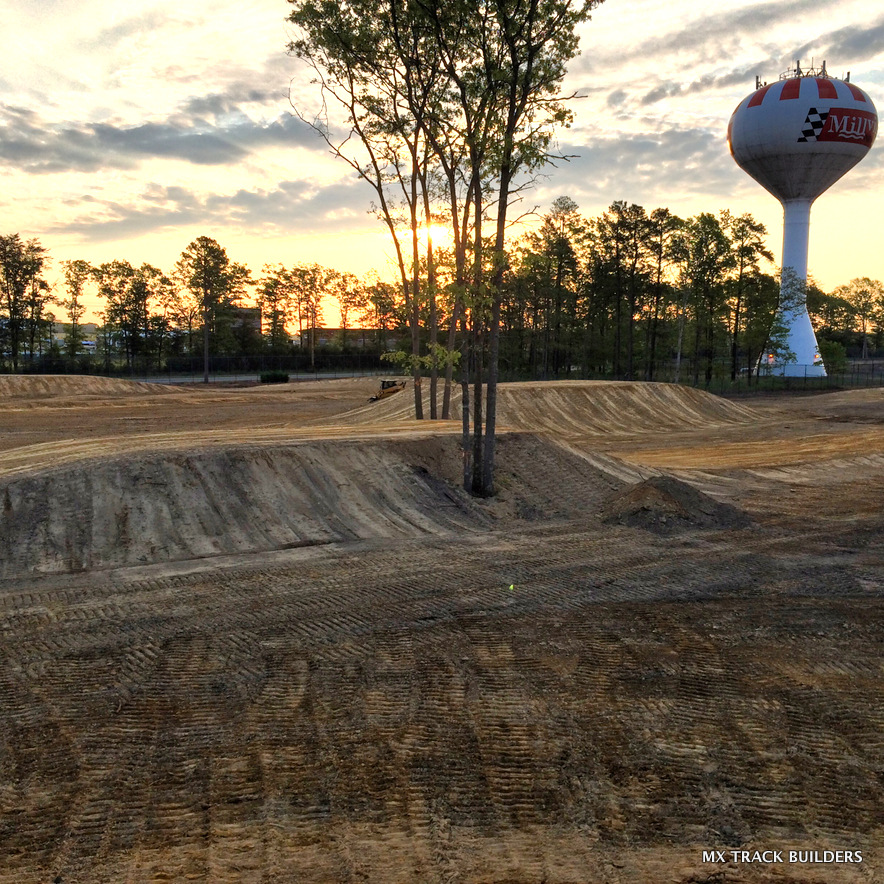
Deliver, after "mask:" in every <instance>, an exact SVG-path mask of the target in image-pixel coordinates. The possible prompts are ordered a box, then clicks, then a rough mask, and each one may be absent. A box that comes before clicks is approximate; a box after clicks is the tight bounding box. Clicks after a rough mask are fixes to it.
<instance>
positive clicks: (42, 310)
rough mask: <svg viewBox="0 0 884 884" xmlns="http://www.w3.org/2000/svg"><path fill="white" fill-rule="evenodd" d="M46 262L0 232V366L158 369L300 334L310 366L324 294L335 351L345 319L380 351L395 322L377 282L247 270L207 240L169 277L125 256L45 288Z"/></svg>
mask: <svg viewBox="0 0 884 884" xmlns="http://www.w3.org/2000/svg"><path fill="white" fill-rule="evenodd" d="M48 269H49V256H48V251H47V249H46V248H44V247H43V246H42V245H41V243H40V242H39V240H36V239H32V240H27V241H24V240H22V239H21V237H20V236H19V235H18V234H10V235H6V236H0V286H2V304H0V365H2V367H3V368H4V369H5V370H7V371H13V372H16V371H21V370H27V371H34V370H51V369H52V368H57V367H59V366H64V368H65V369H66V370H71V369H78V370H81V371H108V372H110V371H114V370H120V369H124V370H132V369H136V368H137V370H139V371H162V370H163V369H164V367H165V366H166V365H168V364H169V363H170V360H176V359H180V358H182V357H191V358H193V357H197V358H201V359H203V360H204V361H205V362H206V365H207V364H208V358H209V356H210V355H211V356H225V357H234V356H235V357H254V356H262V355H272V356H291V355H293V354H294V353H297V352H299V349H298V347H299V345H300V344H301V341H302V339H303V340H304V344H305V346H304V352H305V353H306V354H308V356H309V358H310V361H311V362H312V361H314V357H315V348H316V345H317V334H316V330H317V329H318V328H321V326H322V323H323V320H324V308H325V307H327V306H328V304H329V301H331V300H333V301H335V302H336V304H337V307H338V310H339V313H340V317H341V326H342V328H341V329H340V332H339V337H338V339H337V340H336V341H335V342H334V345H335V346H337V347H339V348H340V349H342V350H347V349H348V347H349V346H350V344H351V342H354V339H355V335H352V336H351V337H350V338H348V330H349V329H351V328H352V327H353V326H354V325H360V326H364V325H366V324H368V325H370V326H372V327H373V329H375V330H376V331H375V334H374V336H373V340H372V341H371V342H366V340H365V339H364V338H363V339H362V340H361V341H360V343H361V345H362V346H363V347H364V346H365V345H366V343H370V345H371V346H372V347H376V348H378V349H379V350H380V351H383V350H384V349H385V348H386V347H387V345H388V343H389V341H388V340H387V335H386V333H387V331H388V330H391V329H394V328H395V327H396V326H397V325H399V326H402V325H403V324H404V320H403V318H402V317H401V315H399V316H398V319H397V303H396V298H395V291H394V287H393V286H392V285H391V284H389V283H387V282H382V281H379V280H372V281H362V280H359V279H358V278H357V277H356V276H354V275H353V274H352V273H346V272H339V271H337V270H333V269H331V268H327V267H322V266H320V265H318V264H297V265H295V266H293V267H285V266H283V265H281V264H280V265H265V266H264V268H263V269H262V274H261V276H259V277H257V278H255V277H253V275H252V272H251V270H250V269H249V268H248V267H247V266H246V265H244V264H240V263H237V262H234V261H231V260H230V259H229V258H228V256H227V252H226V250H225V249H224V248H223V247H222V246H221V245H219V244H218V243H217V242H216V241H215V240H213V239H210V238H209V237H199V238H197V239H196V240H194V241H193V242H192V243H190V245H189V246H188V247H187V248H186V249H185V250H184V251H183V252H182V254H181V257H180V258H179V260H178V261H177V263H176V264H175V267H174V268H172V270H171V271H170V272H168V273H167V272H164V271H162V270H161V269H159V268H157V267H154V266H152V265H150V264H142V265H141V266H138V267H136V266H133V265H132V264H131V263H129V262H128V261H125V260H114V261H109V262H105V263H102V264H90V263H89V262H88V261H86V260H82V259H80V260H74V261H64V262H62V265H61V270H62V279H61V281H59V282H58V283H56V284H55V285H50V284H49V282H48V281H47V279H46V276H47V271H48ZM89 295H92V296H93V297H97V298H98V299H99V302H100V303H101V304H102V307H103V309H101V311H100V313H99V317H100V323H99V324H98V328H97V335H96V337H95V340H91V339H90V338H89V337H88V336H87V334H86V330H85V327H84V322H83V318H84V315H85V313H86V307H85V301H86V299H87V298H88V296H89ZM400 312H401V311H400ZM58 323H64V330H65V331H64V336H63V337H62V336H61V335H58V334H56V331H57V328H58V325H57V324H58ZM325 346H328V342H326V344H325Z"/></svg>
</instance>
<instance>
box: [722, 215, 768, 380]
mask: <svg viewBox="0 0 884 884" xmlns="http://www.w3.org/2000/svg"><path fill="white" fill-rule="evenodd" d="M721 223H722V227H723V228H724V230H725V232H726V233H727V236H728V238H729V240H730V244H731V251H732V255H733V264H734V271H735V275H734V277H733V279H732V280H731V284H730V290H731V294H730V298H729V302H730V305H731V311H732V316H733V321H732V323H731V380H736V377H737V373H738V371H739V365H738V355H739V338H740V331H741V323H742V322H743V312H744V307H745V302H746V295H747V290H748V287H749V286H750V285H752V283H753V281H754V280H755V279H757V277H758V274H760V273H761V266H760V262H761V261H762V260H765V261H772V260H773V254H772V253H771V252H770V250H769V249H768V248H767V247H766V246H765V244H764V237H765V236H766V234H767V228H766V227H765V226H764V225H763V224H762V223H761V222H760V221H756V220H755V218H753V217H752V215H750V214H748V213H746V214H743V215H739V216H734V215H731V213H730V212H727V211H725V212H722V213H721Z"/></svg>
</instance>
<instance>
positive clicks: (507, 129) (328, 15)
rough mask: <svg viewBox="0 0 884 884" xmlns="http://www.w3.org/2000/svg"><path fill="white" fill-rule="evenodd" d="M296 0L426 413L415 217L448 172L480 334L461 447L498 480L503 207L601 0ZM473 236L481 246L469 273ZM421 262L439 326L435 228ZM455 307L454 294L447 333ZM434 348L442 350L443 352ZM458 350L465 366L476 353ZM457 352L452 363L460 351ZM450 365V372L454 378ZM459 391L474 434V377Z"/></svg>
mask: <svg viewBox="0 0 884 884" xmlns="http://www.w3.org/2000/svg"><path fill="white" fill-rule="evenodd" d="M290 2H291V3H292V5H293V7H294V11H293V12H292V15H291V17H290V20H291V21H292V22H293V23H294V24H296V25H297V26H298V27H299V28H300V29H301V30H300V35H299V38H298V39H296V40H295V41H293V43H292V44H291V48H292V49H293V50H294V51H295V52H296V54H297V55H298V56H299V57H300V58H302V59H305V60H306V61H307V62H308V63H309V64H310V65H311V66H312V67H313V69H314V71H316V72H317V74H318V75H319V81H320V85H321V87H322V89H323V92H324V94H325V95H326V96H329V97H331V98H332V99H333V100H334V101H336V102H338V103H339V105H340V107H341V108H343V110H344V113H345V116H346V126H347V136H346V138H344V139H343V140H342V139H337V140H334V139H332V137H331V135H330V127H329V126H328V123H327V122H326V121H323V122H322V123H321V124H320V125H319V126H318V127H317V128H318V130H319V131H320V134H322V135H323V137H324V138H325V139H326V141H327V143H328V144H329V146H330V147H331V148H332V150H333V151H334V152H335V153H336V154H337V155H338V156H342V157H343V158H344V159H346V160H347V162H348V163H350V165H351V167H352V168H354V170H355V171H356V172H357V174H359V176H360V177H362V178H363V179H364V180H366V181H367V182H368V183H369V184H370V185H371V186H372V188H373V189H374V191H375V193H376V195H377V198H378V205H379V208H380V211H381V214H382V217H383V218H384V220H385V223H386V224H387V226H388V229H389V230H390V233H391V235H392V237H393V241H394V246H395V248H396V254H397V260H398V264H399V268H400V274H401V277H402V283H403V297H404V298H405V301H406V304H407V305H408V306H409V307H410V312H411V328H412V359H413V362H412V366H413V372H414V383H415V416H416V417H418V418H419V417H421V416H422V413H423V412H422V408H423V406H422V399H421V390H420V382H421V378H420V371H419V365H420V362H421V356H420V341H419V337H418V331H419V328H418V326H419V319H420V309H421V300H420V291H421V276H420V266H421V261H420V259H419V255H418V226H419V224H420V223H423V224H424V225H426V227H427V229H429V227H430V222H431V218H432V215H433V213H432V211H431V209H430V200H431V182H432V180H433V178H434V174H435V172H434V170H432V169H431V168H430V163H431V162H433V163H434V165H435V167H436V168H437V169H438V170H439V172H440V174H439V177H440V178H441V180H443V181H445V182H447V184H448V192H447V197H448V200H449V204H450V217H451V223H452V232H453V235H454V242H455V252H456V261H455V263H456V267H457V270H456V280H455V286H456V292H455V294H456V297H457V298H462V299H463V303H464V314H463V318H462V320H461V322H462V328H463V329H464V330H466V328H467V327H469V330H470V336H471V348H472V356H471V359H470V363H471V364H472V371H473V402H472V408H473V420H472V444H468V442H467V439H466V438H465V442H464V447H465V458H470V457H471V458H472V470H471V477H470V478H469V480H468V484H469V485H470V487H471V490H472V491H473V492H474V493H477V494H490V493H492V491H493V471H494V437H495V426H496V396H497V374H498V366H497V363H498V358H499V348H500V314H501V301H502V297H503V291H504V279H505V274H506V272H507V261H506V254H505V251H504V243H505V235H506V229H507V213H508V207H509V204H510V200H511V196H512V194H513V193H514V191H515V190H517V189H518V186H517V185H516V178H517V176H518V175H519V174H521V173H526V172H527V173H531V172H532V171H533V170H536V169H538V168H539V167H540V166H542V165H543V164H544V163H546V162H547V161H548V160H549V158H550V155H549V146H550V143H551V139H552V134H553V131H554V130H555V128H556V127H557V126H560V125H564V124H566V123H567V122H568V120H569V113H568V111H567V109H566V106H565V103H564V102H565V97H563V96H560V95H559V87H560V84H561V82H562V79H563V78H564V74H565V67H566V64H567V62H568V61H569V60H570V59H571V58H572V57H573V56H574V55H575V54H576V52H577V37H576V27H577V25H578V24H579V23H580V22H582V21H584V20H586V19H587V18H588V16H589V10H591V9H592V8H594V7H595V6H597V5H598V3H599V0H583V2H570V0H529V2H526V0H487V2H482V3H478V4H477V3H468V2H466V0H446V2H442V0H412V2H408V0H386V2H382V3H376V2H370V0H340V2H337V3H333V4H332V3H327V2H322V0H290ZM314 124H315V121H314ZM350 139H353V140H354V142H358V144H359V145H360V146H361V149H362V152H361V157H360V158H357V157H356V156H355V155H353V154H352V153H349V152H348V150H347V148H346V145H347V144H348V142H349V141H350ZM391 183H392V184H395V185H398V187H399V189H400V193H401V197H402V200H403V203H404V205H405V207H406V212H407V215H408V222H407V223H408V227H409V230H410V233H411V240H412V256H411V267H410V268H406V261H405V258H404V252H403V249H402V246H401V244H400V242H399V239H398V235H397V230H396V228H397V224H396V218H395V212H394V206H393V205H392V203H391V201H390V196H389V192H388V185H390V184H391ZM486 193H487V194H494V197H495V199H494V208H495V210H496V211H495V215H496V218H495V221H494V238H493V242H492V244H491V249H490V251H491V254H490V256H489V257H490V262H489V267H488V268H487V270H486V261H485V247H484V243H483V232H482V224H483V218H484V216H485V211H486V204H485V200H484V196H485V194H486ZM421 209H423V213H422V215H423V217H421ZM469 209H471V210H472V213H471V214H470V212H469V211H468V210H469ZM467 237H470V245H471V249H470V251H471V254H472V268H471V274H470V277H471V278H470V279H469V280H468V279H467V267H466V264H467V262H466V254H467V248H466V240H467ZM426 267H427V274H428V281H427V289H428V291H429V298H428V307H429V313H430V317H431V326H433V319H432V317H433V315H434V307H433V300H432V299H433V296H434V293H435V287H434V285H433V273H434V268H435V259H434V255H433V250H432V244H431V240H429V239H428V245H427V262H426ZM409 269H410V271H411V272H410V273H409V272H408V270H409ZM467 301H469V303H467ZM458 307H459V305H458V302H457V300H455V304H454V309H453V310H452V317H453V319H452V327H451V328H452V331H451V333H450V335H449V343H451V342H452V335H453V333H454V332H453V330H454V327H455V324H456V322H457V317H458V314H459V312H460V311H459V309H458ZM467 310H468V311H469V314H470V315H469V322H467V318H466V311H467ZM433 329H434V326H433V328H431V335H430V337H431V344H432V343H433V342H434V341H435V338H434V334H435V332H434V330H433ZM448 349H449V350H453V347H451V346H450V347H449V348H448ZM435 360H436V356H435V353H434V354H433V362H434V364H435ZM463 363H464V367H465V369H466V365H467V360H463ZM449 364H450V365H453V359H452V360H451V362H450V363H449ZM486 369H487V377H488V383H487V389H486V391H485V392H486V400H487V408H486V410H485V414H484V422H483V395H482V393H483V380H484V372H485V371H486ZM448 377H449V374H448V373H447V372H446V382H447V379H448ZM464 393H465V395H464V402H463V407H464V414H465V424H464V427H465V437H468V436H469V429H470V427H469V421H468V419H467V413H468V412H467V396H466V393H467V388H466V386H464ZM445 411H446V409H445V406H443V414H445Z"/></svg>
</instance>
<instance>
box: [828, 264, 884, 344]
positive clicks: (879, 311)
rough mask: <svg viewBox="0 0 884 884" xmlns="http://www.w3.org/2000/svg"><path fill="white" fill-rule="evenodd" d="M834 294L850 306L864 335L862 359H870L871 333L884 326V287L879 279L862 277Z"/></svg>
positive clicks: (839, 288) (843, 286) (839, 287)
mask: <svg viewBox="0 0 884 884" xmlns="http://www.w3.org/2000/svg"><path fill="white" fill-rule="evenodd" d="M832 294H833V295H835V297H837V298H841V299H843V300H844V301H846V302H847V303H848V304H849V305H850V307H851V309H852V312H853V316H854V318H855V321H858V322H859V332H860V334H861V335H862V358H863V359H868V358H869V331H870V330H871V328H872V326H873V325H876V324H877V325H882V324H884V285H882V283H881V282H880V281H879V280H877V279H870V278H869V277H868V276H862V277H858V278H857V279H851V280H850V282H849V283H848V284H847V285H841V286H838V288H836V289H835V291H834V292H833V293H832Z"/></svg>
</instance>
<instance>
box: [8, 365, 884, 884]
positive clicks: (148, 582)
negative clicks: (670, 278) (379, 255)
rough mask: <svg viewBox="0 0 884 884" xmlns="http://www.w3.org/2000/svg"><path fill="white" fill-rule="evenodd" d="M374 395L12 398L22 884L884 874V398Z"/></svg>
mask: <svg viewBox="0 0 884 884" xmlns="http://www.w3.org/2000/svg"><path fill="white" fill-rule="evenodd" d="M376 387H377V381H376V380H374V379H360V380H339V381H324V382H309V383H301V384H288V385H284V386H273V387H245V386H242V387H210V388H209V389H204V388H202V387H199V386H195V387H187V388H175V387H161V386H154V385H148V384H131V383H128V382H123V381H108V380H106V379H94V378H45V377H39V378H30V377H28V378H21V377H2V378H0V512H2V515H0V658H2V666H0V882H2V884H29V882H34V884H36V882H49V881H60V882H78V884H111V882H114V884H116V882H124V881H128V882H159V881H165V882H179V881H180V882H187V881H205V882H212V884H216V882H304V884H319V882H323V884H325V882H328V884H338V882H356V881H370V882H383V884H399V882H402V884H405V882H409V884H411V882H414V884H418V882H420V884H424V882H440V884H441V882H448V884H452V882H464V884H466V882H471V884H490V882H496V884H504V882H507V884H522V882H524V884H529V882H531V884H536V882H548V884H566V882H568V884H576V882H581V884H583V882H590V884H591V882H629V884H639V882H652V881H653V882H682V884H688V882H703V881H709V882H712V881H714V882H738V881H739V882H756V881H757V882H760V881H783V882H787V881H791V882H820V884H822V882H826V884H829V882H836V884H837V882H857V881H861V882H872V881H876V880H881V879H882V878H884V852H882V848H881V845H882V844H884V817H882V812H881V807H882V806H884V801H882V798H884V796H882V788H884V787H882V780H881V771H882V770H884V740H882V736H881V735H882V733H884V690H882V685H884V631H882V629H881V624H882V619H884V618H882V615H884V601H882V600H884V578H882V555H881V552H882V550H881V532H882V528H884V517H882V510H881V501H882V499H884V434H882V426H884V393H882V392H881V391H877V390H875V391H862V392H857V393H833V394H827V395H818V396H807V397H796V398H788V397H765V398H759V399H750V400H742V401H739V402H733V401H725V400H722V399H719V398H716V397H712V396H709V395H708V394H705V393H702V392H700V391H695V390H690V389H684V388H678V387H673V386H669V385H661V384H635V383H619V384H618V383H577V382H570V383H549V384H536V383H532V384H507V385H503V386H502V387H501V390H500V402H499V413H498V424H499V426H500V427H501V428H502V429H501V435H500V438H499V442H498V460H497V465H498V468H497V487H498V493H497V495H496V496H495V497H494V498H492V499H489V500H478V499H475V498H471V497H469V496H468V495H466V494H465V493H464V492H463V491H462V490H461V489H460V477H461V474H462V458H461V453H460V449H459V444H460V439H459V432H460V422H459V399H458V397H457V395H455V397H454V401H453V409H452V416H453V418H454V419H453V420H452V421H449V422H445V423H442V422H429V421H424V422H420V423H418V422H415V421H413V420H412V419H411V418H412V413H411V408H412V403H413V399H412V393H411V389H410V385H409V388H408V389H406V391H405V392H404V393H400V394H396V395H395V396H393V397H390V398H389V399H387V400H384V401H382V402H378V403H375V404H372V405H370V406H369V405H367V402H366V400H367V399H368V397H369V396H370V395H371V394H372V393H373V392H374V391H375V389H376ZM704 851H719V852H720V854H721V858H722V859H723V860H724V862H722V863H712V862H709V861H704V856H703V852H704ZM733 851H738V853H737V854H734V853H733ZM742 851H746V852H747V856H748V858H750V859H751V858H752V857H753V854H754V853H755V851H759V852H763V851H779V854H778V856H780V857H781V858H782V860H783V861H782V862H777V861H771V862H763V861H759V862H746V861H744V857H743V856H742V855H741V853H740V852H742ZM789 851H801V852H802V854H803V856H804V858H805V859H809V858H816V859H819V860H824V859H826V857H827V854H826V853H825V851H833V852H834V851H842V853H841V854H839V855H838V856H837V857H835V858H838V859H839V861H838V862H830V863H825V862H822V861H820V862H789ZM807 851H811V852H812V851H816V855H815V857H814V856H812V855H811V856H808V854H807ZM844 851H851V858H852V859H854V860H855V859H856V858H857V852H860V854H861V856H862V860H863V861H862V863H857V862H852V863H848V862H846V861H844V860H845V859H846V857H845V854H844V853H843V852H844ZM764 856H767V858H768V859H770V860H775V859H776V857H777V854H774V853H768V854H766V855H761V854H760V855H759V857H758V859H759V860H761V859H763V857H764ZM707 860H708V857H707Z"/></svg>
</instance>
